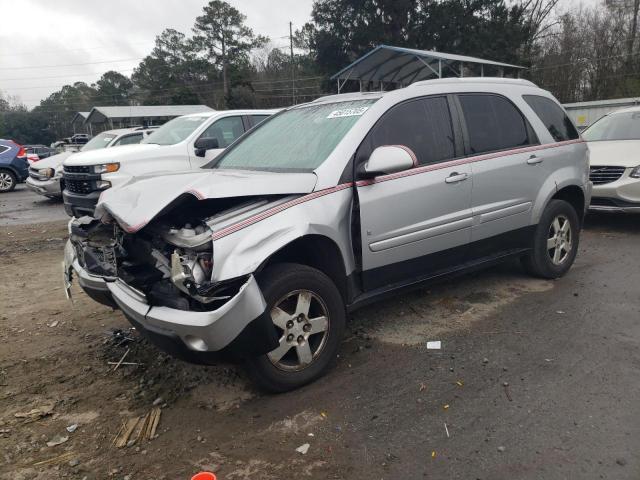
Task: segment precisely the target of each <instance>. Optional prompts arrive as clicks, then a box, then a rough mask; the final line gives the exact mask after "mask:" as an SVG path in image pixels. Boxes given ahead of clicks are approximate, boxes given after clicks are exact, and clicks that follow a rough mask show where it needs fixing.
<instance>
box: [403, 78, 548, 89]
mask: <svg viewBox="0 0 640 480" xmlns="http://www.w3.org/2000/svg"><path fill="white" fill-rule="evenodd" d="M443 83H497V84H507V85H522V86H527V87H537V85H536V84H535V83H533V82H530V81H529V80H524V79H522V78H504V77H464V78H456V77H449V78H436V79H433V80H421V81H419V82H415V83H412V84H411V85H408V86H407V87H406V88H413V87H418V86H420V85H438V84H443Z"/></svg>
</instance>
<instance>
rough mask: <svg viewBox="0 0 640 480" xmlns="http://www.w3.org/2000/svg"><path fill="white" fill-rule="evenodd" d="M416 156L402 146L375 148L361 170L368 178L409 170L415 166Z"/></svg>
mask: <svg viewBox="0 0 640 480" xmlns="http://www.w3.org/2000/svg"><path fill="white" fill-rule="evenodd" d="M417 163H418V162H417V160H416V155H415V153H413V151H412V150H411V149H410V148H409V147H405V146H403V145H385V146H382V147H378V148H376V149H375V150H374V151H373V153H371V156H370V157H369V160H367V161H366V162H365V164H364V166H363V168H362V170H363V172H364V174H365V176H366V177H368V178H373V177H377V176H378V175H384V174H387V173H395V172H401V171H403V170H409V169H410V168H413V167H414V166H416V164H417Z"/></svg>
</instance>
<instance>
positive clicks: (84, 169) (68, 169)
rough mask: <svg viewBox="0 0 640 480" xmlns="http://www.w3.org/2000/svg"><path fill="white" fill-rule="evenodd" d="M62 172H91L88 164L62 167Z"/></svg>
mask: <svg viewBox="0 0 640 480" xmlns="http://www.w3.org/2000/svg"><path fill="white" fill-rule="evenodd" d="M64 173H91V167H90V166H77V167H70V166H66V165H65V167H64Z"/></svg>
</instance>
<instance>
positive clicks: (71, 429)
mask: <svg viewBox="0 0 640 480" xmlns="http://www.w3.org/2000/svg"><path fill="white" fill-rule="evenodd" d="M77 428H78V424H77V423H74V424H73V425H69V426H68V427H67V432H69V433H73V432H75V431H76V429H77Z"/></svg>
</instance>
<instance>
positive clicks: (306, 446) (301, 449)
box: [296, 443, 311, 455]
mask: <svg viewBox="0 0 640 480" xmlns="http://www.w3.org/2000/svg"><path fill="white" fill-rule="evenodd" d="M310 446H311V445H309V444H308V443H303V444H302V445H300V446H299V447H298V448H296V452H298V453H301V454H302V455H306V454H307V452H308V451H309V447H310Z"/></svg>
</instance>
